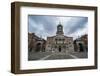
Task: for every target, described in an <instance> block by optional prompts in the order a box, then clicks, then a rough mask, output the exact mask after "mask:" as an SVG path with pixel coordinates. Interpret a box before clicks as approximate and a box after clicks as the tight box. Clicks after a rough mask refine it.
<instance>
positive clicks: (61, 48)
mask: <svg viewBox="0 0 100 76" xmlns="http://www.w3.org/2000/svg"><path fill="white" fill-rule="evenodd" d="M46 51H50V52H72V51H74V45H73V37H68V36H65V35H64V32H63V26H62V25H61V24H60V23H59V24H58V26H57V32H56V35H55V36H52V37H47V41H46Z"/></svg>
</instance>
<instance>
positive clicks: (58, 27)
mask: <svg viewBox="0 0 100 76" xmlns="http://www.w3.org/2000/svg"><path fill="white" fill-rule="evenodd" d="M56 34H57V35H63V34H64V33H63V26H62V25H61V23H59V24H58V26H57V32H56Z"/></svg>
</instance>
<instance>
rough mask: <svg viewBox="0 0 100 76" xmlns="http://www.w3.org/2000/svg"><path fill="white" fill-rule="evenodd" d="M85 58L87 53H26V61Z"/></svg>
mask: <svg viewBox="0 0 100 76" xmlns="http://www.w3.org/2000/svg"><path fill="white" fill-rule="evenodd" d="M87 57H88V55H87V52H73V53H51V52H29V53H28V60H55V59H78V58H87Z"/></svg>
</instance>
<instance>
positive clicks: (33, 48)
mask: <svg viewBox="0 0 100 76" xmlns="http://www.w3.org/2000/svg"><path fill="white" fill-rule="evenodd" d="M45 46H46V41H45V40H44V39H42V38H40V37H38V36H36V35H35V34H34V33H28V50H29V52H40V51H45Z"/></svg>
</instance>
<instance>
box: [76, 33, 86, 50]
mask: <svg viewBox="0 0 100 76" xmlns="http://www.w3.org/2000/svg"><path fill="white" fill-rule="evenodd" d="M74 49H75V51H76V52H87V51H88V35H87V34H85V35H83V36H81V37H80V38H77V39H76V40H74Z"/></svg>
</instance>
